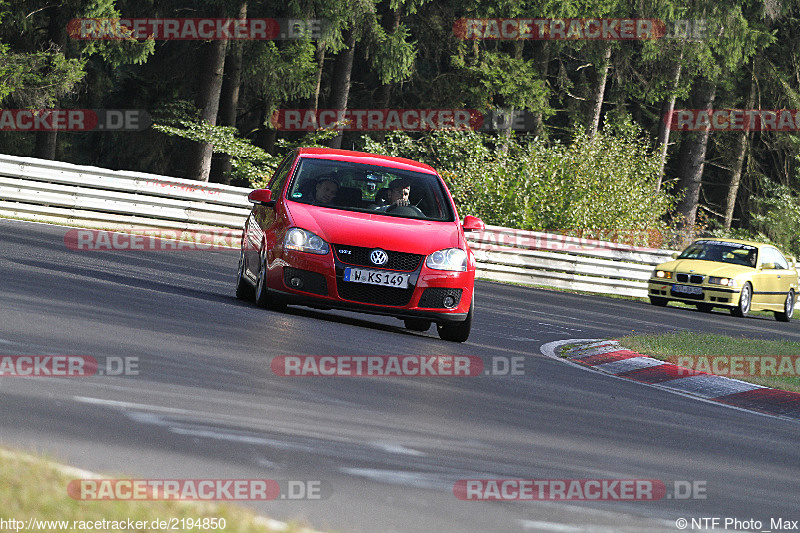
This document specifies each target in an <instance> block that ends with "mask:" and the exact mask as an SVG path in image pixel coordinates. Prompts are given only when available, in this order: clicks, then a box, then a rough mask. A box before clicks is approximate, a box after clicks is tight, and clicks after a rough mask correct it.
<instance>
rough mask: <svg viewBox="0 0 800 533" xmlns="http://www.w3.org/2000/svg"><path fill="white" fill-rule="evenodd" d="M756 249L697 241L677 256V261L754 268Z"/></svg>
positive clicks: (733, 244)
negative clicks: (697, 261)
mask: <svg viewBox="0 0 800 533" xmlns="http://www.w3.org/2000/svg"><path fill="white" fill-rule="evenodd" d="M757 256H758V248H756V247H755V246H750V245H749V244H739V243H735V242H724V241H697V242H695V243H693V244H692V245H690V246H689V247H688V248H687V249H685V250H684V251H683V253H681V255H679V256H678V259H700V260H701V261H715V262H718V263H731V264H734V265H742V266H749V267H755V266H756V257H757Z"/></svg>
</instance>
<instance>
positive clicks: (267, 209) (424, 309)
mask: <svg viewBox="0 0 800 533" xmlns="http://www.w3.org/2000/svg"><path fill="white" fill-rule="evenodd" d="M249 200H250V202H252V203H253V204H254V205H253V209H252V211H251V213H250V216H248V218H247V222H246V223H245V226H244V234H243V238H242V253H241V256H240V259H239V272H238V276H237V283H236V296H237V297H239V298H250V297H252V296H254V297H255V301H256V303H257V304H258V305H259V306H261V307H268V308H273V309H279V308H281V307H283V306H285V305H286V304H298V305H307V306H310V307H317V308H322V309H331V308H336V309H347V310H350V311H360V312H364V313H373V314H380V315H390V316H394V317H397V318H400V319H402V320H403V321H404V322H405V326H406V328H408V329H411V330H414V331H427V330H428V328H430V326H431V324H432V323H434V322H435V323H436V327H437V329H438V332H439V336H440V337H441V338H442V339H445V340H449V341H456V342H464V341H465V340H467V337H469V332H470V328H471V327H472V315H473V308H474V302H475V298H474V283H475V258H474V256H473V254H472V252H471V251H470V249H469V246H467V241H466V239H465V238H464V232H465V231H475V230H481V229H483V228H484V225H483V222H482V221H481V220H480V219H478V218H475V217H471V216H467V217H466V218H465V219H464V223H463V225H462V224H461V223H460V220H459V218H458V213H457V212H456V207H455V205H454V204H453V199H452V197H451V196H450V192H449V191H448V190H447V187H446V186H445V184H444V181H443V180H442V178H441V176H439V174H437V173H436V171H435V170H434V169H433V168H431V167H430V166H428V165H425V164H423V163H419V162H416V161H411V160H409V159H401V158H398V157H387V156H381V155H375V154H367V153H363V152H351V151H347V150H332V149H327V148H300V149H298V150H296V151H294V152H293V153H292V154H290V155H289V156H288V157H286V159H284V160H283V161H282V162H281V164H280V165H279V166H278V169H277V170H276V171H275V174H274V175H273V176H272V179H271V180H270V183H269V188H267V189H257V190H254V191H253V192H251V193H250V195H249Z"/></svg>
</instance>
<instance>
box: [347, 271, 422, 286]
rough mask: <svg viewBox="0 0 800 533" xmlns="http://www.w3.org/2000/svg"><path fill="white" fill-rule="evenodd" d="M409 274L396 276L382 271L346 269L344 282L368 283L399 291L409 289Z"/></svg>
mask: <svg viewBox="0 0 800 533" xmlns="http://www.w3.org/2000/svg"><path fill="white" fill-rule="evenodd" d="M408 278H409V275H408V274H395V273H394V272H386V271H380V270H367V269H365V268H350V267H348V268H345V269H344V280H345V281H350V282H352V283H366V284H368V285H383V286H385V287H396V288H398V289H407V288H408Z"/></svg>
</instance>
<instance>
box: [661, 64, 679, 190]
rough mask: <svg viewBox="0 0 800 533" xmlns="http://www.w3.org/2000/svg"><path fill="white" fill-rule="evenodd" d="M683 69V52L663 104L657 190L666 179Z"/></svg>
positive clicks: (673, 69) (673, 71)
mask: <svg viewBox="0 0 800 533" xmlns="http://www.w3.org/2000/svg"><path fill="white" fill-rule="evenodd" d="M682 69H683V52H681V55H680V57H678V60H677V61H676V62H675V64H674V65H673V67H672V88H671V90H670V96H669V97H667V98H666V99H665V100H664V103H663V104H662V106H661V118H662V120H661V123H660V124H659V125H658V146H659V147H660V148H661V156H660V160H659V164H658V181H657V182H656V192H659V191H660V190H661V182H662V180H663V179H664V167H665V166H666V165H667V149H668V148H669V133H670V129H669V120H671V117H672V112H673V111H674V110H675V91H677V89H678V83H679V82H680V79H681V70H682Z"/></svg>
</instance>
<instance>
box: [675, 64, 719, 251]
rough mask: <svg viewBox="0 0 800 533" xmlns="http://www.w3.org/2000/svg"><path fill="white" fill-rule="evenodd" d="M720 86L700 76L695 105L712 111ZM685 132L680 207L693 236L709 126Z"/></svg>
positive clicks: (683, 226)
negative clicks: (700, 129)
mask: <svg viewBox="0 0 800 533" xmlns="http://www.w3.org/2000/svg"><path fill="white" fill-rule="evenodd" d="M716 89H717V87H716V83H714V82H711V81H709V80H706V79H704V78H701V79H699V80H698V81H697V82H696V83H695V86H694V88H693V89H692V96H693V98H692V100H693V106H694V108H695V109H707V110H709V111H710V110H711V109H712V108H713V105H714V97H715V95H716ZM683 135H684V138H683V140H682V141H681V149H680V153H679V155H678V159H679V161H680V163H679V167H678V176H679V182H678V190H679V191H682V192H683V193H684V197H683V198H682V199H681V201H680V202H679V203H678V206H677V208H676V209H677V212H678V214H679V215H681V216H682V218H683V219H682V220H681V221H680V226H681V229H682V230H683V233H684V234H685V236H686V237H690V236H691V234H692V233H693V232H694V226H695V222H696V221H697V204H698V201H699V199H700V185H701V184H702V179H703V168H704V166H705V160H706V148H707V147H708V135H709V129H706V130H705V131H698V132H685V133H684V134H683Z"/></svg>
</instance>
